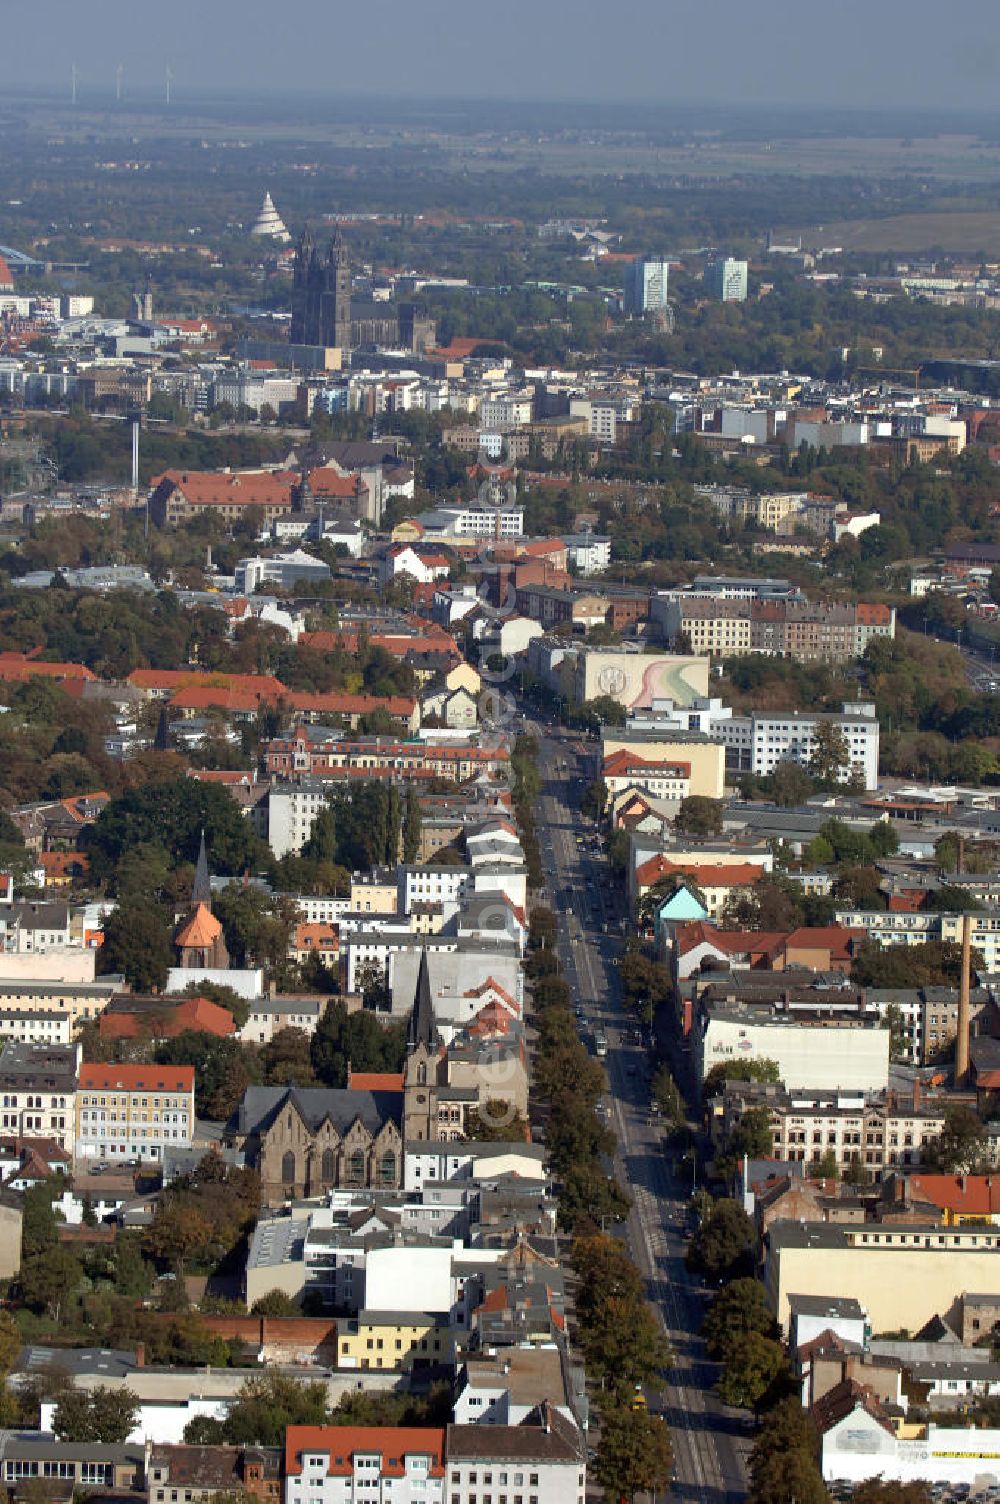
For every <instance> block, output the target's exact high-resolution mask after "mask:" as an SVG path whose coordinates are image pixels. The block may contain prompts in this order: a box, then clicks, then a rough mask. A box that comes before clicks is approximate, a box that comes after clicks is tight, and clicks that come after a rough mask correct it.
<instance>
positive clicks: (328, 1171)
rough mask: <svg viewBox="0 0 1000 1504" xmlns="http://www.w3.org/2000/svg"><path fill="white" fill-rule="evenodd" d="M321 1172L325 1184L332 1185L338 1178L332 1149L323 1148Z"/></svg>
mask: <svg viewBox="0 0 1000 1504" xmlns="http://www.w3.org/2000/svg"><path fill="white" fill-rule="evenodd" d="M320 1174H321V1176H322V1179H323V1184H324V1185H332V1184H333V1182H334V1180H335V1179H336V1174H337V1172H336V1168H335V1159H334V1153H333V1150H332V1149H324V1150H323V1158H322V1160H321V1161H320Z"/></svg>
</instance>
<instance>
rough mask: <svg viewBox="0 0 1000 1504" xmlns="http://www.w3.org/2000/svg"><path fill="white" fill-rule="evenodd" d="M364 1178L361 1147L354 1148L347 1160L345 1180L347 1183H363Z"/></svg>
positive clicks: (363, 1161) (363, 1159)
mask: <svg viewBox="0 0 1000 1504" xmlns="http://www.w3.org/2000/svg"><path fill="white" fill-rule="evenodd" d="M364 1179H365V1156H364V1152H363V1151H362V1150H361V1149H355V1150H354V1153H353V1154H352V1155H351V1157H350V1159H349V1160H348V1162H347V1181H348V1184H349V1185H363V1184H364Z"/></svg>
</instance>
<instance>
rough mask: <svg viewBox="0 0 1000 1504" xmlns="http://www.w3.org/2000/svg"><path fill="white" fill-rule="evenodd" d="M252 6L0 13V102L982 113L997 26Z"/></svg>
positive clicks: (635, 0) (651, 7)
mask: <svg viewBox="0 0 1000 1504" xmlns="http://www.w3.org/2000/svg"><path fill="white" fill-rule="evenodd" d="M274 22H275V10H274V7H273V5H270V4H265V3H264V0H209V3H208V4H205V3H204V0H197V3H196V0H174V3H173V4H172V5H171V7H170V8H169V10H167V11H153V10H149V11H141V10H138V9H137V7H136V6H135V3H134V0H129V3H126V0H99V3H98V5H97V6H90V7H82V6H80V5H79V3H78V0H74V3H71V0H48V3H46V4H44V5H42V6H39V7H37V8H36V9H34V10H29V9H14V8H12V7H8V8H7V11H6V14H5V16H4V23H3V24H4V38H5V41H4V48H3V53H2V56H0V106H2V103H3V97H2V91H4V90H11V91H12V92H15V93H16V92H19V91H20V92H23V91H24V90H25V89H31V88H35V89H39V90H44V91H45V92H47V93H52V94H55V95H59V94H61V93H64V92H65V91H66V90H68V84H69V76H70V69H71V67H72V66H73V65H74V64H76V66H77V68H78V73H79V97H80V100H81V103H86V101H87V98H88V97H90V98H91V99H92V100H93V101H94V102H106V101H107V99H109V98H113V96H114V90H115V74H116V69H117V68H118V67H119V65H120V66H121V67H122V68H123V70H124V89H125V94H126V97H128V95H129V92H130V91H131V93H132V94H133V96H134V97H135V98H136V101H137V102H139V101H140V100H142V99H148V98H149V97H151V96H153V95H155V93H156V92H157V91H161V90H162V89H163V86H164V73H165V69H166V68H167V66H169V67H170V69H171V71H172V73H173V79H174V84H173V87H174V97H175V98H176V99H177V100H178V101H180V100H181V99H182V98H183V96H184V93H185V91H189V92H190V94H191V96H192V98H194V97H196V96H197V95H202V94H203V93H204V92H205V91H211V90H212V89H217V90H219V92H220V94H225V95H229V94H232V93H240V92H242V91H245V90H247V89H257V90H259V91H261V93H262V95H264V94H266V95H269V96H275V97H280V96H288V95H290V94H294V93H296V92H298V93H300V94H301V95H302V97H303V98H307V97H312V96H316V97H320V96H325V97H326V98H328V99H329V98H331V97H332V98H341V99H343V100H344V102H345V103H346V102H348V101H349V100H353V99H359V100H361V99H377V98H380V97H386V96H390V97H391V96H396V97H398V98H400V99H402V100H406V101H413V102H420V101H428V102H430V101H436V102H442V103H443V102H447V101H455V102H463V103H469V102H472V101H474V100H475V99H476V98H483V99H484V100H486V99H488V100H490V101H491V102H498V101H510V102H511V103H517V102H519V101H524V102H544V101H547V100H548V101H551V102H553V103H563V102H565V103H567V104H577V105H579V104H585V103H588V102H589V103H592V104H595V105H614V104H626V103H629V102H633V103H635V104H637V105H639V104H641V105H649V104H661V105H676V106H684V107H697V106H698V105H704V106H706V107H717V106H720V105H726V104H729V105H732V106H734V107H753V106H770V107H772V108H780V107H785V106H789V107H802V106H805V107H811V108H813V109H817V108H819V109H822V108H824V107H826V108H832V109H847V110H854V109H857V110H863V111H869V112H873V113H874V112H882V111H898V110H903V109H905V110H907V111H909V112H911V113H913V112H916V113H919V112H921V111H926V112H927V113H928V114H929V115H932V114H934V113H948V112H952V111H954V112H975V113H979V112H983V113H994V114H995V113H996V112H997V102H996V95H995V85H994V76H995V73H996V69H997V63H998V61H1000V25H998V22H997V12H996V10H995V9H994V7H993V5H988V4H987V0H968V3H967V4H966V6H965V7H963V9H962V10H961V11H959V12H953V13H950V14H949V16H948V18H947V24H946V26H944V27H942V25H941V12H940V6H939V5H937V4H932V3H931V0H881V3H880V4H879V5H876V6H872V5H871V4H870V0H839V3H838V5H837V6H836V8H834V9H831V12H830V13H829V14H826V13H821V14H812V15H809V14H804V13H803V12H801V11H798V12H796V11H794V10H793V9H792V8H791V7H790V6H789V5H788V3H787V0H759V3H758V4H757V5H756V6H755V7H751V6H749V5H748V4H746V0H739V3H737V0H714V3H713V0H702V3H696V0H620V3H619V5H618V7H617V9H615V10H614V11H609V9H608V7H607V5H606V4H605V3H600V4H599V3H597V0H573V3H569V0H542V4H540V5H539V4H537V3H536V4H529V3H528V0H507V4H506V5H505V6H504V7H503V9H502V11H500V12H493V13H492V14H489V15H485V14H483V15H477V14H476V11H475V9H474V7H473V8H467V9H466V11H464V12H462V11H457V10H456V8H455V7H454V6H453V5H446V4H445V3H444V0H423V3H422V4H421V5H420V6H419V7H413V6H410V5H404V4H403V3H402V0H383V4H382V5H381V6H380V7H379V9H378V11H377V12H367V11H365V10H363V9H358V10H352V11H345V12H341V11H340V10H339V9H335V8H334V7H333V6H331V5H330V3H329V0H299V3H298V4H297V5H295V6H293V7H292V8H291V10H290V12H288V13H283V14H282V16H281V22H282V24H280V25H278V26H275V24H274Z"/></svg>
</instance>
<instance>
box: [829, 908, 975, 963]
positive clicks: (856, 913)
mask: <svg viewBox="0 0 1000 1504" xmlns="http://www.w3.org/2000/svg"><path fill="white" fill-rule="evenodd" d="M835 917H836V921H837V923H838V924H843V925H847V926H849V927H850V928H851V929H853V930H860V931H863V933H864V935H865V938H866V939H868V940H871V941H872V942H873V943H874V944H876V945H925V944H926V943H927V942H928V941H932V940H934V941H936V940H942V941H944V940H950V941H951V942H952V943H953V944H955V945H958V944H960V943H961V940H962V919H963V916H962V915H961V914H936V913H933V912H927V913H918V914H893V913H883V912H882V911H881V910H874V909H841V910H838V911H837V914H836V916H835ZM969 917H970V919H971V922H972V948H973V950H977V951H979V953H980V955H981V956H982V958H983V966H984V968H985V970H986V971H996V970H998V969H1000V912H998V911H996V910H987V911H985V912H983V913H976V914H971V915H970V916H969Z"/></svg>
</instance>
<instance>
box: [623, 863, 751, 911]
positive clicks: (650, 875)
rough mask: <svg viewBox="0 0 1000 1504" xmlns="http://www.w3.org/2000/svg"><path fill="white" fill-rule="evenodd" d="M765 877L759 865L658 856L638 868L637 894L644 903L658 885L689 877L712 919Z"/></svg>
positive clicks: (636, 878) (636, 877) (636, 874)
mask: <svg viewBox="0 0 1000 1504" xmlns="http://www.w3.org/2000/svg"><path fill="white" fill-rule="evenodd" d="M763 875H764V869H763V867H762V866H761V865H760V863H759V862H713V861H711V859H710V858H709V857H708V856H706V858H705V860H704V861H702V860H698V859H694V858H687V859H681V860H680V861H670V859H669V858H668V857H665V856H660V855H658V856H653V857H650V858H649V860H648V861H647V862H643V863H642V864H641V866H639V867H637V868H636V873H635V892H636V895H637V898H638V900H639V901H640V902H641V900H642V898H643V897H644V895H645V894H646V893H648V892H649V890H650V888H652V887H654V886H655V885H656V884H657V883H659V882H664V881H666V880H668V879H671V878H676V879H677V880H678V881H680V880H681V879H682V878H688V879H690V881H691V882H692V883H693V884H694V885H695V887H697V888H698V890H699V892H700V893H701V894H702V895H703V897H704V900H705V909H706V910H707V913H708V917H709V919H717V918H718V917H719V915H720V914H721V913H722V910H723V909H724V908H725V906H726V903H727V901H728V899H729V898H730V896H731V895H734V894H737V893H740V892H743V891H745V890H746V889H747V888H750V887H752V886H753V884H754V883H756V882H759V881H760V879H761V877H762V876H763Z"/></svg>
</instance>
